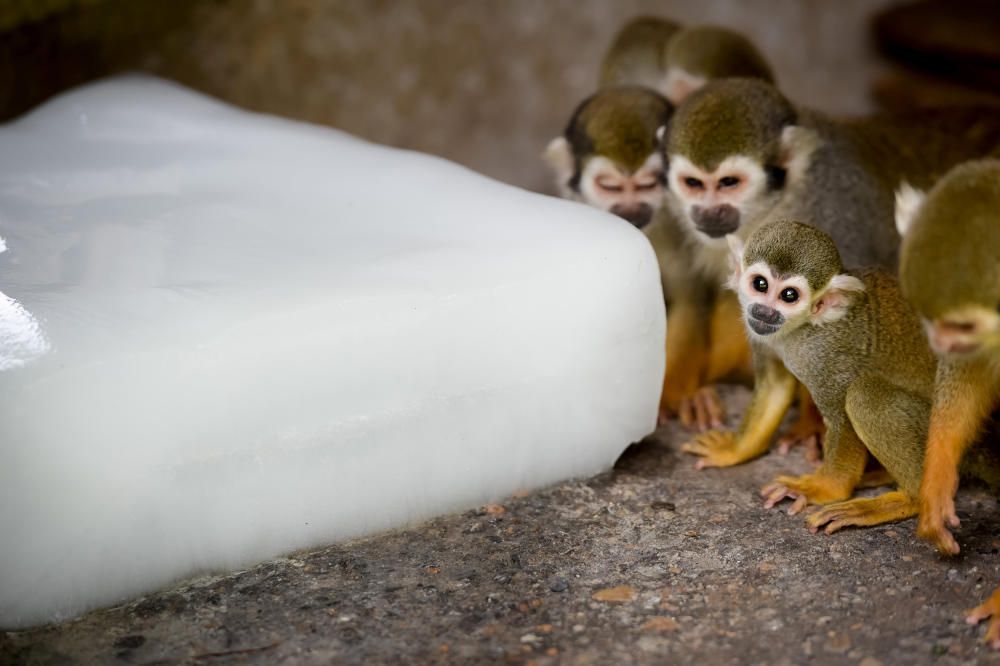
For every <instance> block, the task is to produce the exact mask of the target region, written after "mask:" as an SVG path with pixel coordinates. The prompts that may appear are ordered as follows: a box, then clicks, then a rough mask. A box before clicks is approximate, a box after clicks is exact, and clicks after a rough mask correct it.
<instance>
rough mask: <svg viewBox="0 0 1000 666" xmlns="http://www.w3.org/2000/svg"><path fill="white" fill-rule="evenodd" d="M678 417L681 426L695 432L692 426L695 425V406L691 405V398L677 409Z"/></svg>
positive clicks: (686, 399)
mask: <svg viewBox="0 0 1000 666" xmlns="http://www.w3.org/2000/svg"><path fill="white" fill-rule="evenodd" d="M677 416H678V417H680V420H681V425H683V426H684V427H685V428H687V429H688V430H693V428H692V426H693V425H694V423H695V413H694V405H692V404H691V400H690V399H689V398H685V399H684V400H681V402H680V405H678V407H677Z"/></svg>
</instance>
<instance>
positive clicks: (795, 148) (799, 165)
mask: <svg viewBox="0 0 1000 666" xmlns="http://www.w3.org/2000/svg"><path fill="white" fill-rule="evenodd" d="M819 144H820V138H819V136H818V135H817V134H816V132H814V131H813V130H811V129H807V128H805V127H800V126H799V125H787V126H786V127H785V128H784V129H783V130H781V155H780V157H779V161H780V163H781V166H782V168H783V169H785V172H786V174H787V175H786V178H787V179H788V181H789V182H792V183H795V182H798V181H799V180H800V179H801V178H802V176H804V175H805V173H806V170H807V169H808V168H809V163H810V162H811V161H812V154H813V152H815V150H816V149H817V148H819Z"/></svg>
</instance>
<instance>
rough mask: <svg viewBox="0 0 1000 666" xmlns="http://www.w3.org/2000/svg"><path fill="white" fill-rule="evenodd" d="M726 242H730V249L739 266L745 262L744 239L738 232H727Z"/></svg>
mask: <svg viewBox="0 0 1000 666" xmlns="http://www.w3.org/2000/svg"><path fill="white" fill-rule="evenodd" d="M726 243H728V244H729V251H730V252H732V255H733V259H735V260H736V264H737V266H739V264H741V263H742V262H743V241H741V240H740V237H739V236H737V235H736V234H726Z"/></svg>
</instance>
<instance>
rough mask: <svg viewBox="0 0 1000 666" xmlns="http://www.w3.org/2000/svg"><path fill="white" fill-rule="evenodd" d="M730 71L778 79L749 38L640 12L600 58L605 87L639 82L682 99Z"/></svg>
mask: <svg viewBox="0 0 1000 666" xmlns="http://www.w3.org/2000/svg"><path fill="white" fill-rule="evenodd" d="M732 76H744V77H754V78H760V79H763V80H765V81H770V82H773V81H774V74H773V73H772V71H771V66H770V65H769V64H768V62H767V60H766V59H765V58H764V56H763V55H761V53H760V51H758V50H757V47H755V46H754V45H753V43H751V42H750V40H749V39H747V38H746V37H744V36H743V35H741V34H739V33H738V32H734V31H733V30H729V29H727V28H722V27H718V26H693V27H689V28H682V27H681V26H680V25H678V24H677V23H674V22H673V21H668V20H665V19H661V18H655V17H651V16H640V17H638V18H636V19H633V20H631V21H629V22H628V23H626V24H625V25H624V26H622V28H621V29H620V30H619V31H618V33H617V34H616V35H615V38H614V39H613V40H612V42H611V45H610V46H609V47H608V50H607V51H606V52H605V54H604V58H603V59H602V61H601V74H600V79H599V84H600V86H601V87H608V86H617V85H624V84H629V85H641V86H646V87H648V88H652V89H653V90H656V91H657V92H659V93H661V94H662V95H664V96H666V98H667V99H669V100H670V101H671V102H672V103H673V104H679V103H681V102H682V101H683V100H684V98H685V97H687V96H688V95H689V94H690V93H692V92H693V91H695V90H697V89H698V88H700V87H701V86H703V85H705V83H707V82H708V81H711V80H713V79H720V78H725V77H732Z"/></svg>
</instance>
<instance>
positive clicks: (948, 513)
mask: <svg viewBox="0 0 1000 666" xmlns="http://www.w3.org/2000/svg"><path fill="white" fill-rule="evenodd" d="M897 222H898V224H899V230H900V233H901V234H903V246H902V252H901V260H900V279H901V282H902V286H903V292H904V293H905V294H906V297H907V298H909V299H910V301H911V302H912V303H913V304H914V306H915V307H916V309H917V311H918V312H919V313H920V316H921V317H922V318H923V320H924V322H925V325H926V327H927V337H928V339H929V340H930V345H931V347H932V348H933V350H934V352H935V353H936V354H937V355H938V356H939V359H940V361H939V368H938V374H937V381H936V382H935V386H934V402H933V408H932V410H931V416H930V431H929V435H928V440H927V454H926V459H925V462H924V474H923V480H922V482H921V485H920V520H919V523H918V526H917V533H918V534H919V535H920V536H921V537H923V538H924V539H927V540H928V541H930V542H931V543H933V544H934V545H935V546H937V548H938V549H939V550H940V551H941V552H942V553H946V554H949V555H954V554H956V553H958V550H959V548H958V543H957V542H956V541H955V538H954V536H952V534H951V532H950V530H949V529H948V527H957V526H958V524H959V520H958V516H957V515H956V513H955V503H954V496H955V492H956V490H957V489H958V478H959V463H960V462H961V461H962V458H963V454H964V453H965V452H966V450H967V449H968V447H969V445H970V444H971V443H972V442H974V441H976V440H977V439H978V437H979V434H980V431H981V430H982V428H983V424H984V423H986V422H987V421H988V420H989V415H990V413H991V411H992V410H993V409H994V408H995V407H996V406H997V404H998V403H1000V160H996V159H992V160H982V161H977V162H969V163H967V164H963V165H961V166H959V167H956V168H955V169H953V170H952V171H950V172H949V173H948V174H947V175H946V176H945V177H944V178H943V179H942V180H941V181H940V182H939V183H937V184H936V185H935V186H934V188H933V189H931V191H930V192H929V193H928V194H927V195H926V197H925V196H924V195H922V194H920V193H919V192H917V191H916V190H913V189H912V188H903V189H902V190H901V191H900V194H899V196H898V199H897ZM986 618H991V619H990V624H989V628H988V629H987V632H986V639H987V640H988V641H989V642H990V643H991V644H992V646H993V647H994V648H1000V589H998V590H997V591H996V592H994V593H993V595H992V596H991V597H990V598H989V599H988V600H987V601H986V602H985V603H983V604H982V605H980V606H978V607H977V608H975V609H973V610H971V611H970V612H969V615H968V617H967V620H968V621H969V622H970V623H971V624H976V623H978V622H979V621H981V620H984V619H986Z"/></svg>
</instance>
